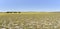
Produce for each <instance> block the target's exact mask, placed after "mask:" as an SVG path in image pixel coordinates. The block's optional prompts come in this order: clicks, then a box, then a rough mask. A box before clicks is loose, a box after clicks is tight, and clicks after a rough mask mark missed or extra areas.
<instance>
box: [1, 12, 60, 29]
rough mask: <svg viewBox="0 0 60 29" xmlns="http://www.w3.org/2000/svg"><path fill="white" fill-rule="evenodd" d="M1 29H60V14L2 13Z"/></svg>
mask: <svg viewBox="0 0 60 29" xmlns="http://www.w3.org/2000/svg"><path fill="white" fill-rule="evenodd" d="M0 29H60V14H59V13H32V14H31V13H20V14H19V13H15V14H14V13H13V14H12V13H9V14H8V13H0Z"/></svg>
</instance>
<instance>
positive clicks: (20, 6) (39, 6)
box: [0, 0, 60, 11]
mask: <svg viewBox="0 0 60 29" xmlns="http://www.w3.org/2000/svg"><path fill="white" fill-rule="evenodd" d="M0 11H60V0H0Z"/></svg>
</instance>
